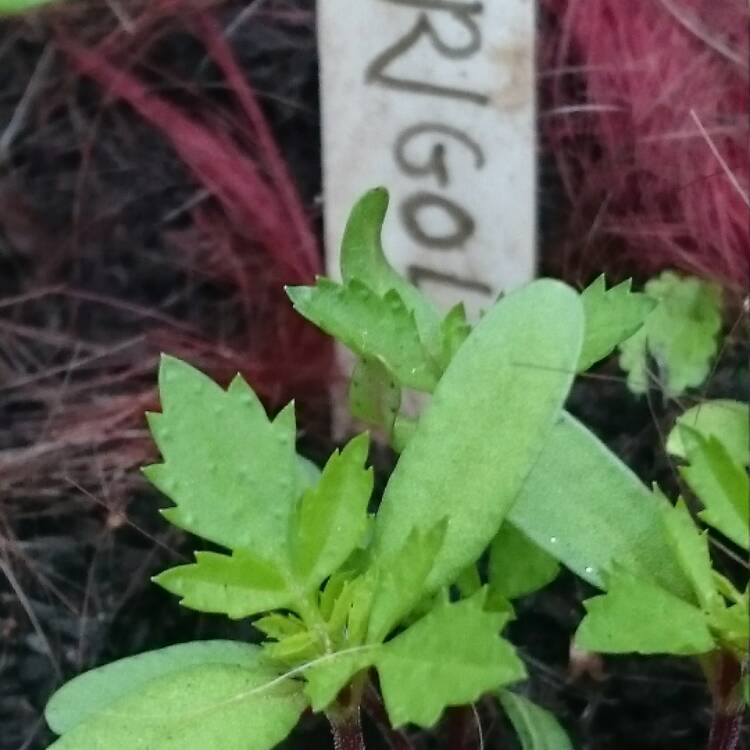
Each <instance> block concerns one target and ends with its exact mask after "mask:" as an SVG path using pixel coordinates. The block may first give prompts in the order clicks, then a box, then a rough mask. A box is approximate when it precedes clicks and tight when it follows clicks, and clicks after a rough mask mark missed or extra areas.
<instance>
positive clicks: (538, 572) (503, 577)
mask: <svg viewBox="0 0 750 750" xmlns="http://www.w3.org/2000/svg"><path fill="white" fill-rule="evenodd" d="M559 572H560V565H559V564H558V562H557V560H556V559H555V558H554V557H552V556H551V555H550V554H548V553H547V552H545V551H544V550H543V549H542V548H541V547H539V546H538V545H537V544H535V543H534V542H532V541H531V540H530V539H529V538H528V537H527V536H526V535H525V534H524V533H523V532H522V531H519V530H518V528H516V527H515V526H513V525H512V524H509V523H504V524H503V525H502V526H501V527H500V531H499V532H498V533H497V536H496V537H495V538H494V539H493V540H492V545H491V546H490V563H489V569H488V578H489V585H490V590H491V591H492V592H493V593H494V595H495V596H501V597H503V598H504V599H517V598H518V597H520V596H525V595H526V594H530V593H531V592H532V591H537V590H538V589H540V588H542V587H543V586H546V585H547V584H548V583H550V582H552V581H553V580H554V579H555V578H556V577H557V574H558V573H559Z"/></svg>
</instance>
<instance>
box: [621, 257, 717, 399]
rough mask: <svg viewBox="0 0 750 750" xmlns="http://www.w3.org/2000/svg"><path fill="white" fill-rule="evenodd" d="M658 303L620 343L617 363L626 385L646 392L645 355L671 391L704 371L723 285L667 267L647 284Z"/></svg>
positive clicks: (694, 382)
mask: <svg viewBox="0 0 750 750" xmlns="http://www.w3.org/2000/svg"><path fill="white" fill-rule="evenodd" d="M645 291H646V294H648V296H649V297H652V298H654V299H655V300H656V301H657V302H658V305H657V306H656V307H655V308H654V310H653V311H652V312H651V313H650V314H649V316H648V317H647V318H646V321H645V323H644V324H643V326H642V327H641V328H640V330H638V332H637V333H636V334H635V335H634V336H632V337H631V338H629V339H628V340H627V341H624V342H623V343H622V344H621V345H620V352H621V356H620V365H621V366H622V368H623V369H624V370H625V371H626V372H627V373H628V387H629V388H630V390H632V391H633V392H634V393H645V392H646V390H647V389H648V385H649V375H648V357H649V355H650V356H652V357H653V358H654V360H655V361H656V364H657V366H658V368H659V373H658V374H659V379H660V382H661V385H662V386H663V388H664V391H665V392H666V393H667V394H668V395H670V396H676V395H679V394H680V393H683V392H684V391H685V390H687V389H688V388H695V387H697V386H699V385H700V384H701V383H702V382H703V381H704V380H705V378H706V377H707V375H708V373H709V371H710V368H711V360H712V359H713V357H714V356H715V354H716V350H717V347H718V343H717V335H718V333H719V330H720V329H721V290H720V289H719V287H718V286H716V285H715V284H712V283H710V282H707V281H701V280H700V279H695V278H689V277H681V276H678V275H677V274H675V273H673V272H671V271H665V272H664V273H662V274H661V275H660V276H659V277H657V278H655V279H651V281H649V282H648V283H647V284H646V289H645Z"/></svg>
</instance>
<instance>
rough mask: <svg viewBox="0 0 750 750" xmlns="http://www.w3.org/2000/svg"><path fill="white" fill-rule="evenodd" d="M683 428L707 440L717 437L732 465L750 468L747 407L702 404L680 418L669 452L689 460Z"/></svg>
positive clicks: (669, 440)
mask: <svg viewBox="0 0 750 750" xmlns="http://www.w3.org/2000/svg"><path fill="white" fill-rule="evenodd" d="M683 427H688V428H690V429H691V430H695V432H697V433H698V434H699V435H702V436H703V437H704V438H709V437H715V438H716V439H717V440H718V441H719V442H720V443H721V444H722V445H723V446H724V448H726V451H727V453H728V454H729V456H730V458H731V459H732V461H734V462H735V463H736V464H739V465H740V466H747V464H748V458H750V450H748V446H749V445H750V410H748V405H747V404H745V403H742V402H741V401H731V400H729V399H717V400H715V401H705V402H703V403H701V404H698V405H697V406H694V407H692V408H691V409H688V410H687V411H686V412H685V413H684V414H682V415H680V416H679V417H678V418H677V422H676V424H675V426H674V428H673V429H672V431H671V432H670V433H669V437H668V438H667V451H668V452H669V453H671V454H672V455H673V456H678V457H679V458H687V452H686V450H685V445H684V443H683V440H682V428H683Z"/></svg>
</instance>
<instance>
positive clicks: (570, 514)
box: [508, 414, 692, 599]
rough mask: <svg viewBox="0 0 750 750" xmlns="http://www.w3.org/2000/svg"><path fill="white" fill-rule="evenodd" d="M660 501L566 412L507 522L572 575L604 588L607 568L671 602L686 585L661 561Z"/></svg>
mask: <svg viewBox="0 0 750 750" xmlns="http://www.w3.org/2000/svg"><path fill="white" fill-rule="evenodd" d="M664 505H665V501H664V499H663V498H661V497H655V496H654V495H653V494H652V493H651V491H650V490H649V489H648V487H646V486H645V485H644V484H643V483H642V482H641V481H640V480H639V479H638V477H637V476H636V475H635V474H634V473H633V472H632V471H631V470H630V469H628V467H627V466H625V465H624V464H623V463H622V461H620V459H619V458H617V456H615V455H614V453H612V452H611V451H610V450H609V449H608V448H607V447H606V446H605V445H604V444H603V443H602V442H601V441H600V440H599V439H598V438H596V437H595V436H594V435H593V434H592V433H591V432H590V431H589V430H588V429H586V428H585V427H584V426H583V425H582V424H581V423H580V422H578V421H577V420H575V419H574V418H573V417H571V416H570V415H569V414H563V416H562V417H561V419H560V420H559V421H558V422H557V423H556V424H555V425H554V427H553V428H552V430H551V431H550V433H549V437H548V438H547V442H546V444H545V446H544V450H543V451H542V455H541V456H540V457H539V460H538V461H537V463H536V465H535V466H534V469H533V470H532V472H531V474H530V475H529V477H528V479H527V481H526V483H525V484H524V486H523V488H522V490H521V493H520V495H519V497H518V500H517V501H516V503H515V504H514V505H513V506H512V507H511V509H510V512H509V513H508V521H509V522H511V523H513V524H514V525H515V526H516V527H517V528H518V529H519V530H520V531H522V532H523V533H524V534H526V536H528V537H529V538H530V539H531V540H532V541H534V542H535V543H536V544H537V545H539V546H540V547H541V548H542V549H544V550H546V551H547V552H548V553H549V554H550V555H552V556H553V557H555V558H557V559H558V560H559V561H560V562H561V563H562V564H563V565H565V566H566V567H568V568H570V569H571V570H572V571H574V572H575V573H576V574H577V575H579V576H581V577H582V578H584V579H585V580H587V581H589V582H590V583H592V584H593V585H594V586H597V587H599V588H605V586H606V576H607V573H608V572H609V571H611V570H612V566H613V562H614V561H617V562H618V563H619V565H620V566H621V567H623V568H624V569H626V570H628V571H630V572H631V573H633V574H635V575H636V576H638V577H639V578H644V579H646V580H649V579H650V580H653V582H654V583H657V584H658V585H660V586H662V587H663V588H666V589H667V590H668V591H671V592H672V593H673V594H675V595H676V596H681V597H683V598H688V599H689V598H690V596H691V592H692V587H691V585H690V582H689V581H688V579H687V577H686V576H685V574H684V573H683V571H682V569H681V567H680V565H679V563H678V562H677V560H676V559H675V558H674V556H672V555H665V554H664V551H665V549H667V548H668V545H669V542H668V540H667V537H666V529H665V528H664V524H663V521H662V515H661V509H662V508H663V507H664Z"/></svg>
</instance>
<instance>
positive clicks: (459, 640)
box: [375, 598, 526, 727]
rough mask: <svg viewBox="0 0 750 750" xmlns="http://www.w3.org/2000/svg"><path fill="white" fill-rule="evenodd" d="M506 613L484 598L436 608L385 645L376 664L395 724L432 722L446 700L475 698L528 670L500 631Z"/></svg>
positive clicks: (456, 703)
mask: <svg viewBox="0 0 750 750" xmlns="http://www.w3.org/2000/svg"><path fill="white" fill-rule="evenodd" d="M504 622H505V617H504V616H503V615H498V614H495V613H490V612H486V611H485V610H483V609H482V602H481V599H480V598H472V599H465V600H463V601H461V602H458V603H456V604H445V605H443V606H440V607H438V608H437V609H433V610H432V611H431V612H430V613H429V614H427V615H425V616H424V617H423V618H422V619H421V620H418V621H417V622H416V623H414V624H413V625H412V626H410V627H409V628H407V630H405V631H404V632H403V633H401V634H400V635H398V636H396V637H395V638H394V639H393V640H392V641H388V642H387V643H386V644H384V645H383V646H382V648H381V649H380V651H379V652H378V654H377V658H376V660H375V664H376V666H377V669H378V674H379V675H380V687H381V689H382V691H383V700H384V702H385V706H386V709H387V711H388V717H389V718H390V720H391V724H392V725H393V726H394V727H399V726H402V725H404V724H409V723H411V724H418V725H419V726H422V727H431V726H433V724H435V722H436V721H437V720H438V719H439V718H440V715H441V714H442V713H443V711H444V710H445V709H446V708H447V707H448V706H462V705H466V704H469V703H474V701H476V700H477V699H478V698H479V697H480V696H481V695H482V694H483V693H486V692H488V691H489V690H494V689H496V688H498V687H502V686H503V685H507V684H508V683H511V682H516V681H518V680H522V679H523V678H524V677H525V676H526V671H525V669H524V666H523V664H522V663H521V660H520V659H519V658H518V656H516V653H515V651H514V650H513V647H512V646H511V645H510V644H509V643H508V642H507V641H505V640H503V639H502V638H501V637H500V635H499V632H500V629H501V627H502V626H503V624H504Z"/></svg>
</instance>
